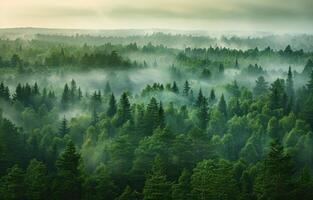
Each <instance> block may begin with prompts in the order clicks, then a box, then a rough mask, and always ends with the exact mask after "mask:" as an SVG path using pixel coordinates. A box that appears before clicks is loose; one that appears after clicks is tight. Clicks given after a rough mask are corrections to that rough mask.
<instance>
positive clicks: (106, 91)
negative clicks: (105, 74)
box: [104, 82, 112, 95]
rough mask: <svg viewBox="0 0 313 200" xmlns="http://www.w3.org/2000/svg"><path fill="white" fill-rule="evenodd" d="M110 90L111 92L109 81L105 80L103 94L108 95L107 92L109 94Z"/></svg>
mask: <svg viewBox="0 0 313 200" xmlns="http://www.w3.org/2000/svg"><path fill="white" fill-rule="evenodd" d="M111 92H112V90H111V85H110V83H109V82H107V83H106V84H105V88H104V94H105V95H108V94H110V93H111Z"/></svg>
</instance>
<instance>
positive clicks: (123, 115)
mask: <svg viewBox="0 0 313 200" xmlns="http://www.w3.org/2000/svg"><path fill="white" fill-rule="evenodd" d="M130 119H131V107H130V103H129V100H128V96H127V94H126V92H124V93H123V94H122V96H121V98H120V101H119V107H118V124H120V125H121V124H124V123H125V122H127V121H128V120H130Z"/></svg>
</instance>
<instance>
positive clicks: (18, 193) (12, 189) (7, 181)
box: [0, 165, 26, 200]
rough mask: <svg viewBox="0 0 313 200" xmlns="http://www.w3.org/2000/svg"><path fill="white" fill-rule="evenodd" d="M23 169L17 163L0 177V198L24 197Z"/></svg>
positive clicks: (17, 199) (17, 198)
mask: <svg viewBox="0 0 313 200" xmlns="http://www.w3.org/2000/svg"><path fill="white" fill-rule="evenodd" d="M24 176H25V174H24V171H23V170H22V169H21V168H19V167H18V166H17V165H14V166H13V167H11V168H10V169H8V173H7V174H6V175H5V176H3V177H1V179H0V199H4V200H6V199H8V200H9V199H12V200H14V199H16V200H19V199H20V200H22V199H25V192H26V188H25V182H24Z"/></svg>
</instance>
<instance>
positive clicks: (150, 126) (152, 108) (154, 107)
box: [144, 97, 160, 135]
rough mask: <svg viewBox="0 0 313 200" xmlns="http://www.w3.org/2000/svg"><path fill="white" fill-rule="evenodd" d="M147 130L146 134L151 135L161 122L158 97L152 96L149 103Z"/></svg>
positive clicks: (146, 115)
mask: <svg viewBox="0 0 313 200" xmlns="http://www.w3.org/2000/svg"><path fill="white" fill-rule="evenodd" d="M144 119H145V130H146V134H148V135H151V134H152V132H153V130H154V129H156V128H157V127H158V126H159V125H160V123H159V107H158V103H157V101H156V99H155V98H154V97H152V98H151V100H150V102H149V104H148V105H147V110H146V112H145V118H144Z"/></svg>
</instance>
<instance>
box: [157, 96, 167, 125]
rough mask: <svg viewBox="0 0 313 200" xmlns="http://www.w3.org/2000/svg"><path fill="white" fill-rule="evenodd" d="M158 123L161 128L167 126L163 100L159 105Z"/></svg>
mask: <svg viewBox="0 0 313 200" xmlns="http://www.w3.org/2000/svg"><path fill="white" fill-rule="evenodd" d="M158 125H159V126H160V128H164V127H165V113H164V109H163V105H162V102H161V101H160V105H159V117H158Z"/></svg>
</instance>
